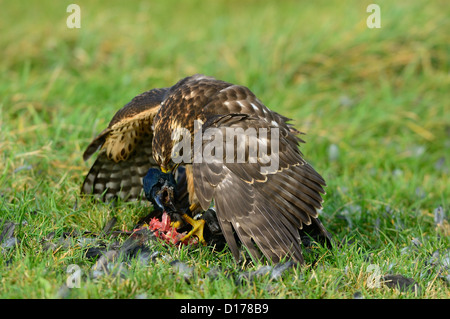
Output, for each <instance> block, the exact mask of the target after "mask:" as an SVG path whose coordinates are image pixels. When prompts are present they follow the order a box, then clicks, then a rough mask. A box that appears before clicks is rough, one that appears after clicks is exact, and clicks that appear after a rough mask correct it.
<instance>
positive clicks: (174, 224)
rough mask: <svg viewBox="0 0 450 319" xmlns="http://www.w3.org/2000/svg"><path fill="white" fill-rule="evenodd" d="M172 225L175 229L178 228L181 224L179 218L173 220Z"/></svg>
mask: <svg viewBox="0 0 450 319" xmlns="http://www.w3.org/2000/svg"><path fill="white" fill-rule="evenodd" d="M170 226H172V227H174V228H175V229H178V228H180V226H181V222H180V221H179V220H177V221H176V222H171V223H170Z"/></svg>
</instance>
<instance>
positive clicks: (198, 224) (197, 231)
mask: <svg viewBox="0 0 450 319" xmlns="http://www.w3.org/2000/svg"><path fill="white" fill-rule="evenodd" d="M182 217H183V219H184V220H185V221H186V222H187V223H189V224H191V225H192V230H191V231H190V232H189V233H188V234H187V235H186V236H184V237H183V238H182V239H181V241H185V240H187V239H189V238H190V237H192V236H197V238H198V241H199V242H200V243H202V244H203V245H206V241H205V239H204V238H203V229H204V227H205V221H204V220H203V219H200V220H195V219H192V218H191V217H190V216H189V215H187V214H183V216H182Z"/></svg>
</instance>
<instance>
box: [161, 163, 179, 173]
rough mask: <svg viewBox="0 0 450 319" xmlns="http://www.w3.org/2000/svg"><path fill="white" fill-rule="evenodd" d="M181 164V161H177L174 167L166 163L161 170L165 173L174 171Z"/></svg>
mask: <svg viewBox="0 0 450 319" xmlns="http://www.w3.org/2000/svg"><path fill="white" fill-rule="evenodd" d="M179 165H180V163H176V164H175V165H173V166H172V167H166V166H165V165H161V172H163V173H164V174H167V173H171V172H174V171H176V170H177V169H178V166H179Z"/></svg>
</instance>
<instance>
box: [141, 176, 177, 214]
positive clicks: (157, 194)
mask: <svg viewBox="0 0 450 319" xmlns="http://www.w3.org/2000/svg"><path fill="white" fill-rule="evenodd" d="M143 184H144V193H145V197H146V198H147V199H148V200H149V201H150V202H152V204H153V207H155V208H157V209H161V210H162V211H167V212H173V211H176V208H175V206H174V202H175V191H176V189H175V187H176V182H175V178H174V177H173V174H171V173H163V172H161V171H160V170H159V169H157V168H150V169H149V171H148V172H147V175H145V177H144V180H143Z"/></svg>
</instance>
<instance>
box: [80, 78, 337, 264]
mask: <svg viewBox="0 0 450 319" xmlns="http://www.w3.org/2000/svg"><path fill="white" fill-rule="evenodd" d="M194 120H200V121H201V123H203V125H202V130H203V132H205V130H207V129H208V128H216V129H217V130H219V131H221V132H222V133H223V136H226V132H227V129H230V128H240V129H242V130H241V132H244V133H242V134H245V130H246V129H248V128H255V129H259V128H265V129H266V130H267V132H268V134H267V136H266V137H261V136H259V139H260V140H263V142H265V143H267V145H269V146H270V145H271V139H270V137H271V136H272V134H275V130H274V128H277V129H278V131H279V139H278V141H279V143H278V145H279V152H278V154H279V156H278V158H279V166H278V167H277V168H275V169H273V168H270V169H269V170H268V171H267V169H268V168H269V167H268V166H267V167H266V171H264V170H263V168H264V167H265V165H264V164H262V162H261V161H260V160H259V159H258V161H257V162H256V163H253V162H249V161H248V154H247V153H246V155H245V156H246V158H245V162H244V163H236V161H235V162H232V163H227V162H226V161H225V160H224V161H215V162H214V161H213V162H211V163H208V162H207V161H203V162H202V163H196V162H193V161H192V160H191V161H190V163H182V164H181V165H185V166H186V175H187V176H186V180H187V182H188V186H187V189H188V191H189V199H190V203H191V204H197V206H198V207H199V209H201V210H206V209H208V207H209V206H210V205H211V204H212V203H214V204H215V207H216V211H217V217H218V219H219V222H220V225H221V228H222V231H223V234H224V236H225V238H226V240H227V243H228V245H229V248H230V250H231V251H232V253H233V255H234V257H235V258H236V259H238V258H239V249H238V245H237V243H236V239H235V236H234V233H236V234H237V235H238V237H239V239H240V240H241V242H242V243H243V244H244V245H245V246H246V247H247V249H248V250H249V252H250V253H251V255H252V256H254V257H256V258H258V257H259V256H260V253H259V250H260V251H261V252H262V253H263V254H264V255H265V256H266V257H268V258H270V259H272V260H273V261H274V262H278V261H279V260H280V259H281V258H283V257H288V258H293V259H295V260H297V261H299V262H303V256H302V252H301V247H300V245H301V236H303V234H304V232H308V233H310V234H311V235H313V236H316V235H318V236H319V237H320V236H321V237H322V238H324V239H326V240H328V239H329V234H328V233H327V231H326V230H325V228H324V227H323V225H322V224H321V222H320V221H319V219H318V214H317V210H319V209H321V208H322V204H321V203H322V197H321V194H324V193H325V192H324V190H323V186H325V181H324V179H323V178H322V177H321V176H320V174H318V173H317V172H316V171H315V170H314V169H313V168H312V167H311V166H310V165H309V164H308V163H307V162H306V161H305V160H304V159H303V157H302V154H301V152H300V151H299V149H298V144H299V143H301V142H303V141H302V140H301V139H300V138H299V137H298V135H299V134H300V132H299V131H297V130H296V129H295V128H293V127H292V125H291V124H288V123H287V121H288V119H287V118H286V117H284V116H282V115H280V114H278V113H276V112H273V111H271V110H270V109H268V108H267V107H266V106H265V105H264V104H263V103H262V102H261V101H259V100H258V99H257V98H256V96H255V95H254V94H253V93H252V92H251V91H250V90H249V89H248V88H246V87H243V86H239V85H233V84H231V83H227V82H223V81H219V80H216V79H214V78H212V77H207V76H204V75H194V76H191V77H187V78H185V79H182V80H181V81H179V82H178V83H177V84H175V85H174V86H173V87H171V88H165V89H154V90H151V91H148V92H145V93H143V94H141V95H139V96H137V97H135V98H134V99H133V100H132V101H131V102H130V103H128V104H127V105H125V106H124V107H123V108H122V109H121V110H119V111H118V112H117V113H116V115H115V116H114V117H113V119H112V120H111V122H110V124H109V126H108V128H106V129H105V130H104V131H103V132H102V133H100V135H99V136H97V137H96V138H95V139H94V140H93V141H92V143H91V144H90V145H89V146H88V148H87V150H86V152H85V153H84V159H85V160H87V159H88V158H89V157H90V156H91V155H92V154H93V153H94V152H95V151H96V150H97V149H98V148H100V152H99V155H98V157H97V160H96V162H95V163H94V165H93V166H92V168H91V170H90V171H89V173H88V175H87V176H86V179H85V181H84V183H83V186H82V193H87V194H90V193H93V194H96V195H97V196H101V198H102V199H104V200H108V199H110V198H113V197H115V196H118V197H120V198H122V199H126V200H134V199H137V198H139V196H141V191H142V178H143V176H144V175H145V174H146V172H147V171H148V169H149V168H150V167H152V166H159V167H161V168H162V169H163V170H170V169H172V168H173V167H174V166H175V164H174V163H173V161H172V155H171V153H172V149H173V147H174V145H175V144H176V143H177V142H179V140H172V135H171V134H172V132H173V131H174V130H176V129H178V128H186V129H188V130H189V132H190V133H191V134H193V133H194V129H195V128H194ZM237 132H239V131H237ZM239 134H240V133H239ZM239 134H237V137H236V139H237V140H239V138H240V136H239ZM274 136H275V135H274ZM241 137H243V139H242V140H241V141H244V142H243V143H244V144H241V145H240V146H239V147H248V146H249V140H248V139H245V136H241ZM205 146H206V142H205V141H203V146H202V147H203V149H204V147H205ZM223 146H224V148H223V149H225V140H224V141H223ZM224 154H225V152H224ZM236 156H237V154H236V153H235V154H234V158H235V159H236ZM224 157H225V155H224ZM255 244H256V246H257V247H258V248H259V250H258V248H257V247H256V246H255Z"/></svg>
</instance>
